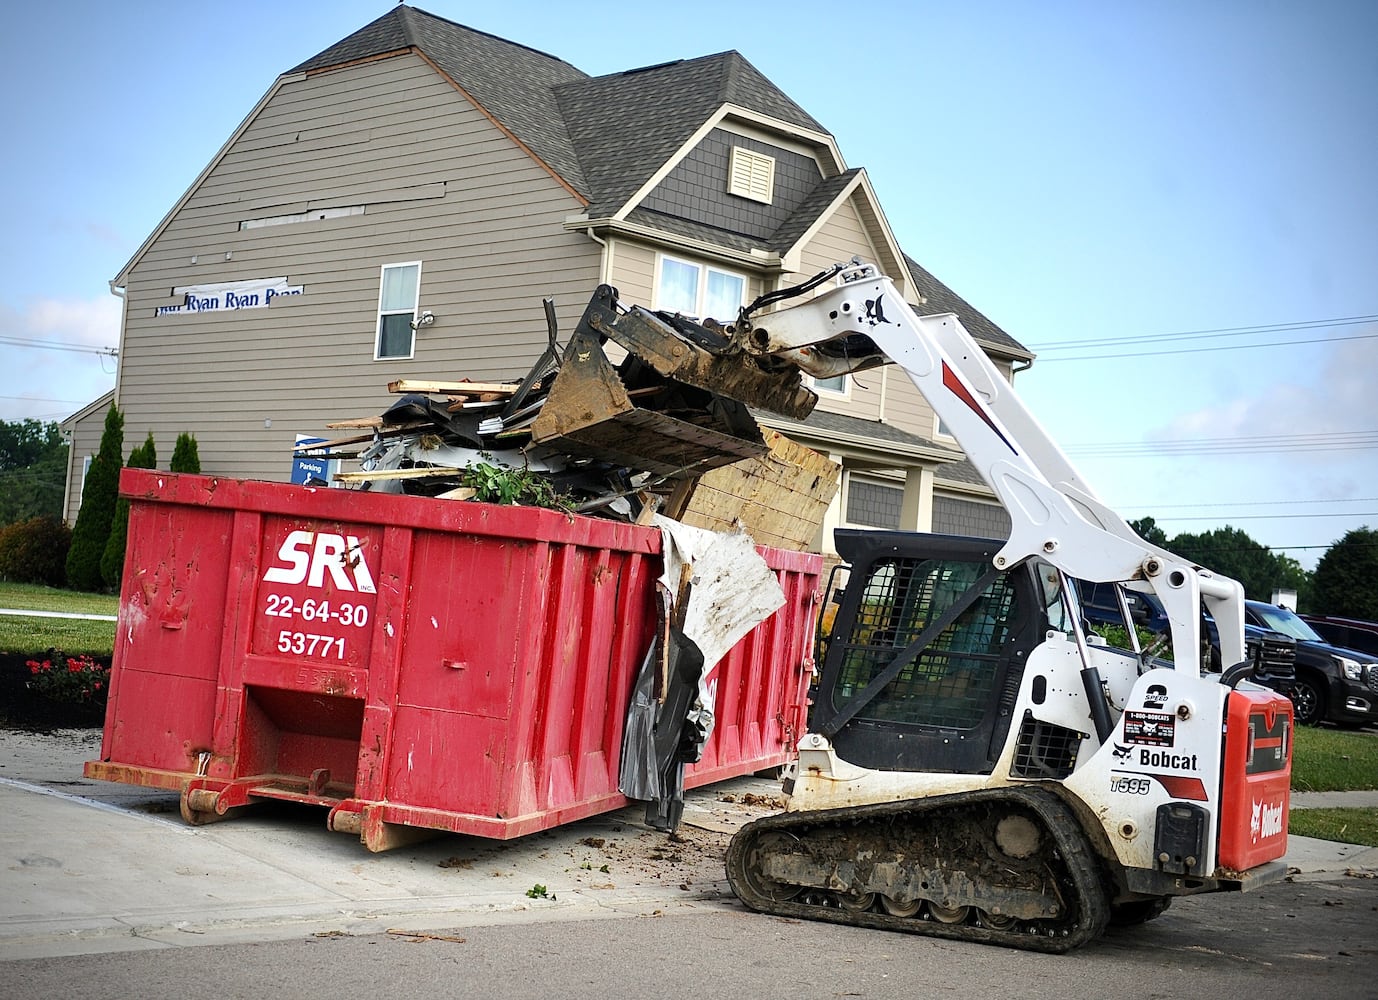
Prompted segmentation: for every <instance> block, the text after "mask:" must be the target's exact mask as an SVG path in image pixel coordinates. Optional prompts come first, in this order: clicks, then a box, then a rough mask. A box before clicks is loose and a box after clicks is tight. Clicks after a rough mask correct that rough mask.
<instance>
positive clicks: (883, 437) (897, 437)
mask: <svg viewBox="0 0 1378 1000" xmlns="http://www.w3.org/2000/svg"><path fill="white" fill-rule="evenodd" d="M752 413H753V414H755V415H756V417H757V419H759V420H760V421H761V422H762V423H764V424H767V425H769V426H777V425H778V426H781V427H784V428H787V427H788V426H789V425H794V426H798V427H804V428H807V429H808V430H812V431H817V432H819V433H820V434H822V435H824V436H825V437H826V436H828V435H830V434H849V435H851V436H852V437H856V438H864V439H869V440H871V441H874V442H876V443H877V450H878V451H883V450H884V446H885V444H886V443H887V442H888V443H891V444H896V445H903V446H905V447H907V448H912V449H922V450H927V451H932V452H936V453H942V452H949V453H951V455H952V458H953V460H954V461H955V460H957V459H960V458H961V455H962V453H961V451H960V450H958V448H957V446H956V445H954V444H951V443H949V442H942V441H933V440H931V439H929V438H926V437H921V436H919V435H918V434H911V433H909V431H905V430H900V428H898V427H896V426H894V425H893V424H885V423H881V422H880V421H879V420H866V419H865V418H863V417H853V416H849V415H847V414H845V413H830V412H828V411H827V410H814V411H813V412H812V413H810V414H809V415H808V416H807V417H805V418H804V419H803V420H785V419H783V418H781V417H780V416H778V415H776V414H771V413H766V412H765V411H756V410H754V409H753V410H752ZM786 433H789V431H788V430H786Z"/></svg>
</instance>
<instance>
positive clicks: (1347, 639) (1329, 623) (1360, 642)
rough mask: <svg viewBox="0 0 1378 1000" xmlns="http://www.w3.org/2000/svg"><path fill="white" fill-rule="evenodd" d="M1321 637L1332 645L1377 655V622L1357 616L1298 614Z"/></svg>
mask: <svg viewBox="0 0 1378 1000" xmlns="http://www.w3.org/2000/svg"><path fill="white" fill-rule="evenodd" d="M1298 617H1300V618H1301V620H1302V621H1304V622H1306V624H1308V625H1310V626H1311V628H1312V629H1313V630H1315V631H1316V632H1317V633H1318V634H1319V635H1320V637H1321V638H1322V639H1324V640H1325V641H1326V642H1328V643H1330V644H1331V645H1332V646H1342V647H1343V648H1345V649H1357V650H1358V651H1359V652H1361V653H1367V654H1368V655H1369V656H1378V622H1365V621H1360V620H1359V619H1357V618H1338V617H1336V616H1334V615H1299V616H1298Z"/></svg>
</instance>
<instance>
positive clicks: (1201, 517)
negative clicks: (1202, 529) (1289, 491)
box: [1153, 510, 1378, 524]
mask: <svg viewBox="0 0 1378 1000" xmlns="http://www.w3.org/2000/svg"><path fill="white" fill-rule="evenodd" d="M1303 517H1304V518H1308V519H1311V520H1314V519H1316V518H1318V517H1378V510H1370V511H1334V512H1329V513H1321V514H1314V513H1313V514H1230V515H1228V517H1222V516H1221V515H1219V514H1182V515H1179V516H1177V517H1155V518H1153V523H1154V524H1157V523H1159V522H1160V521H1220V520H1230V521H1268V520H1277V519H1282V518H1303Z"/></svg>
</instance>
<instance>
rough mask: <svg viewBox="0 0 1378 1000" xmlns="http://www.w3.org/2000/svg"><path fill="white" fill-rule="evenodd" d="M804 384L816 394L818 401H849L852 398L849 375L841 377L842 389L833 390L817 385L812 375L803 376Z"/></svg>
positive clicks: (816, 380)
mask: <svg viewBox="0 0 1378 1000" xmlns="http://www.w3.org/2000/svg"><path fill="white" fill-rule="evenodd" d="M804 384H805V385H807V386H808V387H809V388H811V389H812V390H813V391H814V392H816V393H818V394H819V396H818V398H819V399H838V400H841V399H851V398H852V378H851V376H850V375H843V376H842V388H841V389H833V388H831V387H829V386H826V385H819V384H818V379H816V378H814V377H813V376H812V375H805V376H804Z"/></svg>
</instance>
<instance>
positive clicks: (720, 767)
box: [85, 469, 822, 850]
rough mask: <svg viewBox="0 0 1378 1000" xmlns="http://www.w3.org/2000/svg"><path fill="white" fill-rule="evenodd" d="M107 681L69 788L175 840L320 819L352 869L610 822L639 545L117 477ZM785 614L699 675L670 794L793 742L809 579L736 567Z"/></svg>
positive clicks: (651, 626)
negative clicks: (357, 860)
mask: <svg viewBox="0 0 1378 1000" xmlns="http://www.w3.org/2000/svg"><path fill="white" fill-rule="evenodd" d="M120 486H121V493H122V494H123V495H124V496H126V497H128V498H129V499H130V501H131V505H130V516H129V539H128V547H127V556H126V561H125V576H124V582H123V587H122V590H121V594H120V615H119V625H118V627H117V634H116V640H115V656H114V669H113V672H112V675H111V686H110V696H109V704H108V708H107V712H106V721H105V731H104V734H103V738H102V743H101V756H100V759H99V760H96V761H90V762H88V763H87V764H86V768H85V773H86V775H87V776H88V777H92V778H101V779H105V780H110V781H121V782H127V783H131V784H141V785H149V786H155V787H160V788H168V789H175V790H178V791H180V792H181V793H182V811H183V815H185V816H186V817H187V818H188V820H190V821H192V822H203V821H209V820H212V819H217V818H222V817H224V816H225V815H226V814H227V813H228V812H229V810H232V809H235V808H237V807H239V806H243V805H247V804H250V803H252V802H254V801H255V800H259V799H286V800H291V801H298V802H303V803H309V804H314V805H321V806H326V807H328V808H329V809H330V813H329V820H328V825H329V826H330V827H331V828H332V829H335V830H341V831H346V832H350V833H358V834H359V835H360V837H361V839H362V841H363V842H364V843H365V844H366V845H367V846H368V847H369V848H370V849H371V850H383V849H386V848H387V847H389V846H391V845H392V844H394V843H398V842H401V841H402V840H404V839H407V837H408V834H409V831H411V830H414V829H415V828H424V829H433V830H447V831H453V832H456V833H465V834H475V835H478V836H484V837H495V838H502V839H506V838H510V837H516V836H521V835H523V834H527V833H531V832H533V831H536V830H542V829H545V828H548V827H551V826H556V825H559V824H561V823H566V822H570V821H572V820H576V819H580V818H583V817H585V816H590V815H593V814H596V813H599V812H604V811H607V810H611V809H617V808H620V807H622V806H623V805H625V804H626V803H627V800H626V799H625V798H624V797H623V796H622V795H621V794H620V793H619V792H618V790H617V777H618V765H619V759H620V756H621V740H622V732H623V726H624V717H625V712H626V709H627V705H628V699H629V695H630V690H631V685H632V682H633V678H634V675H635V673H636V671H637V668H638V667H639V665H640V662H641V659H642V657H643V656H644V654H645V651H646V649H647V647H648V645H649V644H650V642H651V640H652V636H653V633H654V631H655V627H656V612H655V602H654V590H655V578H656V577H657V575H658V574H659V572H660V555H659V553H660V534H659V532H658V531H656V530H654V529H650V528H644V527H639V526H636V525H627V524H620V523H616V522H612V521H607V520H599V519H594V518H587V517H579V516H571V515H566V514H562V513H558V512H554V511H548V510H538V509H533V508H524V507H499V506H493V505H489V504H481V503H472V502H454V501H443V500H431V499H426V498H420V497H408V496H398V495H384V494H373V493H362V492H353V491H342V490H331V489H314V488H310V487H301V486H290V485H285V484H279V483H266V482H250V481H235V480H221V479H215V478H211V477H206V476H193V475H178V474H172V473H164V472H156V471H144V470H136V469H127V470H125V471H124V472H123V474H122V476H121V480H120ZM760 551H761V553H762V555H763V556H764V557H765V558H766V560H767V563H768V564H769V566H770V567H771V569H772V570H773V571H774V572H775V573H776V575H777V578H778V579H779V581H780V583H781V586H782V588H783V590H784V593H785V598H786V600H785V604H784V606H783V607H782V608H780V610H778V611H776V612H775V613H774V614H772V615H771V616H770V617H769V618H767V619H766V620H765V621H764V622H762V623H761V624H760V625H758V626H757V627H756V628H755V629H754V630H753V631H752V632H751V633H750V634H748V635H747V636H746V638H744V639H743V640H742V641H741V642H740V643H738V644H737V646H736V647H734V648H733V650H732V651H731V652H730V653H729V654H728V656H727V657H726V658H724V660H723V661H722V662H721V663H719V665H718V666H717V668H716V670H715V674H714V677H715V679H716V681H717V686H716V691H717V695H716V697H717V705H716V715H717V725H716V727H715V729H714V731H713V734H712V736H711V737H710V739H709V741H708V743H707V746H706V748H705V752H704V755H703V758H702V760H701V761H700V762H699V763H697V764H695V765H691V766H690V767H689V768H688V771H687V775H686V784H687V785H688V786H691V787H692V786H696V785H701V784H706V783H708V782H712V781H717V780H721V779H724V778H728V777H734V776H738V775H742V774H749V773H752V772H754V771H758V770H761V769H763V768H768V767H773V766H777V765H779V764H782V763H784V762H785V761H786V760H787V759H789V757H790V756H791V754H792V751H793V744H794V742H795V740H796V738H797V736H798V735H799V734H801V733H802V732H803V729H804V715H805V698H806V692H807V687H808V680H809V673H810V670H811V666H812V664H811V662H810V656H811V650H810V641H809V637H810V635H811V631H812V625H813V618H814V612H815V603H816V601H817V590H818V577H819V572H820V570H821V562H822V561H821V557H820V556H817V555H815V554H811V553H801V552H790V551H783V550H778V549H765V548H763V549H761V550H760Z"/></svg>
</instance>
